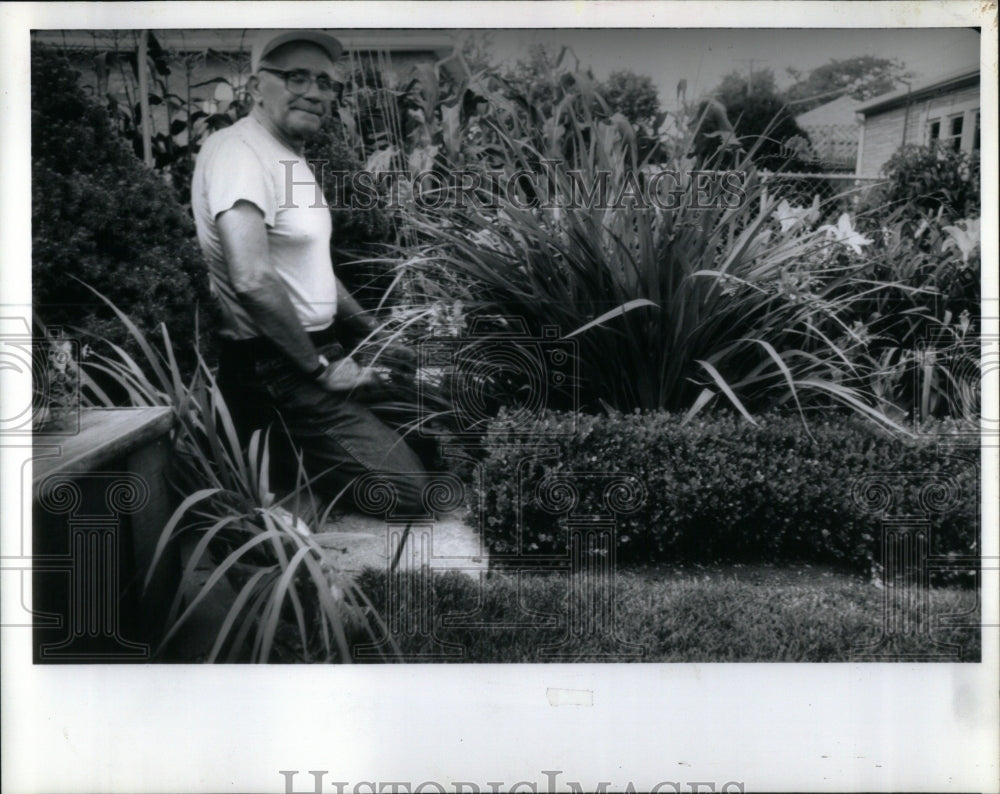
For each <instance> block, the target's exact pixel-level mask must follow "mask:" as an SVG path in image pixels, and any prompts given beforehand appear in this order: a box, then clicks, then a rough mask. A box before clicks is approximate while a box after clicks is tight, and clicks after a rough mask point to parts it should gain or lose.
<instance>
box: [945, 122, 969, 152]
mask: <svg viewBox="0 0 1000 794" xmlns="http://www.w3.org/2000/svg"><path fill="white" fill-rule="evenodd" d="M964 123H965V116H963V115H958V116H952V117H951V118H950V119H948V138H947V140H946V145H947V146H948V148H949V149H951V150H952V151H953V152H957V151H959V150H961V148H962V126H963V125H964Z"/></svg>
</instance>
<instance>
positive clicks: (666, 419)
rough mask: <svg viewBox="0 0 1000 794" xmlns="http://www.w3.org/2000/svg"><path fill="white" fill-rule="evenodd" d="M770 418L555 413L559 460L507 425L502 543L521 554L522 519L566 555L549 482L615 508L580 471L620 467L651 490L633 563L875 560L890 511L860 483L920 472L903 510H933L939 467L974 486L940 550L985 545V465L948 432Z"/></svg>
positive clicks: (485, 481)
mask: <svg viewBox="0 0 1000 794" xmlns="http://www.w3.org/2000/svg"><path fill="white" fill-rule="evenodd" d="M574 421H575V422H576V423H577V424H576V425H575V428H576V429H575V432H573V429H574ZM758 422H759V426H758V427H754V426H753V425H750V424H749V423H747V422H745V421H744V420H742V419H740V418H739V417H737V416H729V415H722V414H716V415H711V416H709V415H704V416H699V417H698V418H697V419H696V420H694V421H692V422H690V423H688V424H684V423H683V422H682V419H681V417H680V416H678V415H673V414H669V413H665V412H654V413H646V414H642V413H634V414H616V415H612V416H600V417H598V416H586V415H581V416H579V417H577V418H576V420H574V419H573V418H572V417H571V416H569V415H567V414H559V413H552V414H549V415H548V416H547V417H546V418H545V422H544V430H543V433H544V434H545V438H544V439H542V440H544V442H545V443H546V444H548V443H549V436H548V434H549V433H550V432H551V433H552V434H553V436H552V443H553V444H554V445H556V447H557V449H558V452H557V454H555V455H552V456H549V457H539V456H538V452H537V448H538V445H539V443H541V441H540V440H539V438H533V439H529V440H524V439H523V438H521V439H518V438H517V437H516V436H513V435H511V434H510V432H509V430H507V429H500V428H502V425H494V428H493V429H492V430H491V431H490V432H489V433H488V434H487V438H486V440H485V446H486V449H487V450H488V452H487V456H486V458H485V461H484V462H483V477H482V483H481V485H480V488H479V491H478V496H479V497H481V505H482V510H483V515H484V517H485V521H484V524H485V527H484V531H485V534H486V538H487V541H488V543H489V545H490V547H491V551H492V553H494V554H510V553H516V552H517V526H518V518H519V517H520V519H521V531H522V552H523V553H528V554H533V553H562V552H563V551H564V550H565V544H566V533H565V519H564V517H557V516H554V515H553V514H552V513H549V512H546V511H545V510H543V509H542V507H541V505H540V504H539V501H538V499H537V497H536V490H535V489H536V487H537V486H538V484H539V482H540V481H541V480H542V478H544V477H545V476H547V475H550V474H558V473H562V474H563V475H566V476H567V477H568V480H569V482H570V483H572V484H573V485H574V486H575V487H576V488H577V489H578V490H579V503H578V506H577V508H576V509H575V510H574V513H575V514H577V515H589V514H594V515H597V514H605V515H607V514H608V512H607V510H606V508H604V507H603V502H602V499H603V496H602V489H603V484H602V483H601V482H600V481H599V479H598V478H593V477H586V476H579V475H584V474H586V473H598V472H610V473H617V474H632V475H634V476H635V477H636V478H637V479H638V480H639V481H640V482H641V483H642V485H643V486H644V489H645V492H646V499H645V502H644V503H643V504H642V505H641V507H639V509H638V510H637V511H635V512H633V513H631V514H626V515H621V516H620V517H619V524H618V555H619V559H620V560H622V561H643V562H648V561H654V560H677V559H684V560H689V561H707V560H711V561H718V560H751V561H752V560H798V561H808V562H826V563H833V564H840V565H845V566H850V567H854V568H862V569H863V568H867V567H868V566H869V565H870V564H871V563H872V562H874V561H877V560H878V559H879V556H880V551H879V547H880V542H881V541H880V529H879V527H880V519H879V517H878V516H877V515H874V514H872V513H871V512H869V511H867V510H865V509H864V508H863V507H862V505H860V504H859V503H858V502H857V501H856V499H855V497H854V495H852V489H853V488H854V487H855V485H856V484H857V483H858V482H859V480H860V479H861V478H862V477H864V476H865V475H877V474H882V473H895V472H899V473H905V474H906V475H907V476H905V477H903V478H902V480H901V481H898V480H897V481H896V483H895V487H896V489H897V492H898V496H897V499H896V504H895V505H894V506H893V507H892V508H891V510H890V513H891V514H893V515H900V514H904V513H919V512H920V507H919V504H918V497H919V491H920V490H921V488H923V487H924V486H925V485H927V484H928V483H930V482H931V480H930V479H929V475H930V476H936V475H947V476H950V477H953V478H954V482H955V483H957V484H958V486H959V487H960V491H961V493H960V495H959V497H958V499H957V500H956V501H955V503H954V504H953V505H952V506H951V507H949V508H948V509H947V510H946V511H945V512H943V513H939V514H933V515H932V521H933V525H932V542H933V548H932V553H953V552H954V553H960V554H970V553H975V550H976V549H977V541H976V526H977V515H978V513H977V511H978V491H977V485H976V476H977V475H976V470H975V468H974V466H973V465H972V464H971V463H968V462H965V461H962V460H959V459H957V458H954V457H949V456H948V455H947V454H944V453H942V452H941V451H940V450H939V449H938V441H939V440H940V439H939V438H938V437H933V436H931V437H922V438H918V439H915V440H906V441H903V440H898V439H894V438H891V437H889V436H888V435H886V434H883V433H881V432H877V431H873V429H872V426H871V425H870V424H867V425H866V424H864V423H863V422H862V421H860V420H857V419H846V418H843V417H833V416H831V417H830V418H827V419H820V418H815V419H813V420H812V421H811V422H810V425H809V427H810V431H811V435H810V434H809V433H807V432H806V431H805V429H804V427H803V424H802V421H801V419H799V418H797V417H783V416H779V415H769V416H764V417H761V418H759V420H758ZM508 427H509V424H508ZM940 427H944V426H940ZM940 427H939V429H940ZM560 433H561V434H563V435H562V436H558V434H560ZM946 437H947V436H945V438H946ZM532 447H534V448H535V449H536V452H534V453H531V448H532ZM532 454H534V455H535V457H532ZM897 476H898V475H897ZM519 488H520V493H522V494H525V495H526V496H525V499H524V504H523V505H521V504H520V501H519V498H518V493H519ZM477 506H478V505H477ZM519 514H520V515H519Z"/></svg>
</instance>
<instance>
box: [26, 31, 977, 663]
mask: <svg viewBox="0 0 1000 794" xmlns="http://www.w3.org/2000/svg"><path fill="white" fill-rule="evenodd" d="M143 35H144V36H145V46H146V47H148V57H147V59H146V63H141V62H140V60H138V59H137V58H136V56H135V53H134V52H131V53H126V52H124V51H123V52H114V51H102V52H101V53H99V55H100V57H99V58H97V59H94V58H92V56H93V53H87V59H88V60H87V62H88V63H91V62H94V63H98V64H99V65H98V67H95V68H98V70H99V71H100V70H105V72H112V71H113V72H114V73H115V74H116V75H117V78H116V79H119V80H120V81H121V85H122V86H123V92H124V95H125V96H126V97H127V98H126V99H125V100H124V101H123V100H121V98H120V95H119V94H113V93H112V92H106V94H105V95H103V96H102V95H100V94H99V93H97V92H94V91H92V90H90V91H88V90H87V89H86V88H85V84H86V83H87V80H86V79H85V78H84V76H82V75H81V70H80V67H79V63H80V61H81V59H80V57H79V53H76V54H75V55H74V53H71V52H66V51H64V50H59V49H58V48H47V47H42V46H38V45H36V46H35V48H34V52H33V57H32V64H31V68H32V81H31V85H32V184H33V190H32V217H33V229H32V234H33V250H32V275H33V303H34V307H35V314H36V316H35V321H36V325H37V329H36V333H37V335H39V336H40V337H41V338H43V339H45V340H47V342H46V345H47V347H46V348H45V349H46V352H45V355H44V356H43V357H42V358H43V360H42V361H41V363H40V375H38V376H36V381H38V380H41V381H44V384H45V389H44V393H41V394H40V396H39V400H40V403H41V409H42V410H39V411H38V412H37V413H38V416H39V422H40V425H39V431H41V430H43V429H46V428H48V429H49V430H51V428H52V427H58V424H59V422H60V421H62V420H64V419H65V417H66V416H67V415H71V414H72V413H73V411H75V410H77V407H78V406H77V402H76V401H79V404H80V405H81V406H82V410H85V411H86V410H94V409H99V408H109V407H124V406H130V407H152V406H159V407H166V408H168V409H169V410H170V412H171V415H172V426H171V429H170V434H169V445H170V470H169V486H170V493H171V498H172V505H171V506H172V510H171V515H170V516H169V518H168V520H166V522H165V524H164V525H163V526H162V527H159V526H158V527H155V528H153V536H154V538H155V543H154V546H155V549H154V554H153V559H152V566H151V568H150V570H149V571H141V572H139V573H138V574H137V575H138V576H140V578H142V579H144V582H145V583H146V584H148V583H149V582H150V581H152V579H153V578H154V576H155V575H156V571H157V570H162V569H164V568H165V567H170V566H173V567H174V568H175V569H176V577H175V578H176V581H175V582H174V586H173V587H172V592H171V593H170V594H169V595H170V598H169V602H170V603H165V604H163V605H162V612H163V615H162V620H159V621H158V622H157V628H156V631H155V634H154V636H152V637H150V642H151V645H152V647H153V649H154V659H157V660H161V661H173V662H176V661H184V662H191V661H228V662H246V661H255V662H351V661H379V662H392V661H458V662H461V661H465V662H473V661H474V662H502V661H509V662H545V661H661V662H662V661H681V662H712V661H755V662H765V661H817V662H818V661H831V662H832V661H850V660H854V659H878V660H933V659H953V660H963V661H977V660H978V659H979V654H980V644H979V643H980V638H979V619H978V611H979V588H978V576H979V566H978V554H979V549H980V520H979V503H980V491H981V484H980V482H979V465H978V461H979V421H980V420H979V414H980V410H979V369H980V361H979V333H980V327H979V323H980V293H979V286H980V268H981V262H980V252H979V234H980V220H979V171H978V169H979V165H978V158H977V157H976V156H970V155H967V154H964V153H959V152H952V151H951V150H946V149H944V148H936V147H917V146H908V147H904V148H902V149H901V150H900V151H899V152H897V154H896V155H895V156H894V157H893V158H892V159H891V160H890V161H889V162H888V163H887V164H886V166H885V169H884V172H883V176H882V177H881V178H880V179H879V180H878V181H877V182H875V183H873V184H865V185H861V184H859V185H855V184H854V183H853V182H845V183H844V184H846V185H848V187H841V188H838V189H837V190H836V191H830V190H829V185H824V186H823V188H822V189H820V188H819V187H817V189H816V190H815V191H813V190H812V189H811V183H809V182H808V180H804V179H802V178H796V179H788V180H783V179H782V175H783V174H784V173H785V170H787V171H788V173H792V171H795V172H797V173H798V172H801V171H802V170H803V169H802V167H801V164H798V165H795V164H794V163H793V162H792V161H793V160H794V159H795V158H794V157H792V156H791V155H788V156H786V157H785V159H786V160H787V161H788V162H787V163H786V164H784V165H783V163H782V162H781V157H782V156H781V152H783V151H784V152H785V153H786V155H787V151H788V150H787V147H786V148H782V147H777V146H773V145H772V144H774V141H775V140H776V138H778V137H779V133H778V132H776V130H777V128H778V126H779V125H780V124H781V123H784V122H786V121H787V118H786V117H785V116H782V113H781V112H779V111H777V110H776V111H775V112H774V113H772V114H771V115H770V117H769V118H768V119H767V120H766V121H765V126H764V128H763V130H760V131H758V133H757V134H755V135H753V136H745V137H743V138H741V139H740V140H741V141H742V146H730V145H728V144H729V143H731V141H728V140H726V138H725V136H717V137H716V140H718V145H717V146H715V147H714V148H712V147H709V149H707V150H703V154H702V156H700V157H699V160H697V161H693V160H692V158H691V157H690V153H691V152H692V146H693V144H694V142H695V141H696V140H697V136H698V135H699V133H700V132H701V131H702V127H703V125H704V123H705V121H706V110H705V107H704V106H701V107H699V104H698V103H696V102H690V103H688V102H687V101H686V99H685V101H684V103H683V104H682V106H681V107H680V109H679V110H677V111H676V112H673V113H672V114H671V115H672V118H671V119H670V120H668V119H667V118H666V117H667V115H668V114H666V113H662V112H661V111H660V110H659V108H658V106H657V105H656V103H655V102H653V101H652V100H650V99H649V97H648V94H647V95H646V100H647V101H646V102H645V103H637V102H635V101H630V97H631V98H632V99H633V100H634V98H635V96H636V92H635V91H634V90H631V91H629V90H626V89H628V87H629V85H630V83H629V81H628V80H625V79H623V78H622V77H621V76H619V78H618V79H617V80H611V81H609V82H606V83H601V82H600V81H597V80H595V79H594V78H593V76H592V75H591V74H590V73H589V72H588V71H587V70H586V69H585V68H583V67H581V66H580V65H579V64H578V63H577V62H576V59H575V57H574V55H573V53H572V52H571V51H569V50H564V51H563V52H561V53H558V54H549V53H535V55H534V56H533V59H532V60H531V62H530V63H523V64H519V65H517V66H516V67H501V66H498V65H496V64H493V63H491V62H490V61H489V59H488V58H486V57H485V56H484V55H483V53H482V52H481V51H480V50H479V49H477V48H476V47H475V46H473V45H469V46H465V47H461V48H459V49H456V50H455V51H454V52H453V53H452V54H451V55H450V56H448V58H446V59H445V60H443V61H439V62H437V63H421V64H417V65H416V66H414V67H412V68H411V69H407V70H404V71H403V72H402V73H400V72H399V71H398V70H392V69H389V68H388V67H387V66H386V63H385V59H384V58H382V57H376V56H375V55H371V56H370V57H366V56H363V55H358V54H355V55H352V56H351V58H350V59H349V61H348V62H347V64H346V66H345V74H344V85H343V89H342V92H341V95H340V97H339V101H338V108H337V112H336V113H335V115H334V118H332V119H330V120H328V122H327V123H326V126H325V127H324V132H323V134H322V135H320V136H319V137H318V138H317V139H316V140H315V141H314V142H313V143H312V145H311V149H310V151H309V159H310V160H311V161H314V162H316V163H319V164H320V166H319V167H320V168H321V169H322V170H323V173H324V174H325V175H326V176H327V177H329V178H326V179H324V180H323V182H324V189H325V191H326V194H327V195H326V198H327V200H328V202H329V204H330V207H331V214H332V216H333V222H334V235H333V240H334V242H333V249H334V250H333V256H334V262H335V267H336V268H337V271H338V274H339V276H340V278H341V280H342V281H343V282H344V283H345V284H347V285H348V286H349V287H350V289H351V290H352V292H353V293H354V294H355V295H356V296H357V297H358V299H359V301H360V302H361V304H362V305H363V306H364V307H365V309H366V310H367V311H368V312H370V314H371V316H372V317H374V318H376V319H377V321H378V331H377V332H375V333H373V334H370V335H369V336H368V337H367V338H365V339H364V340H362V341H361V342H360V343H359V345H358V347H357V349H356V350H355V351H354V353H353V355H354V356H355V357H356V358H358V359H359V360H361V361H364V362H366V363H369V364H371V365H373V366H385V367H386V368H387V369H388V370H389V371H390V373H391V375H392V380H391V393H390V396H391V399H390V400H389V401H387V402H386V403H385V404H384V405H383V406H382V408H381V410H384V411H385V412H386V414H387V415H388V416H391V417H392V418H393V420H394V421H395V423H396V424H399V425H402V426H403V427H404V428H405V431H406V434H407V438H408V439H413V440H414V443H415V444H418V445H420V446H421V447H422V448H426V449H427V450H428V452H427V455H428V456H429V457H430V458H431V459H432V460H433V463H434V465H433V470H434V472H433V477H432V484H435V485H436V487H437V490H435V491H433V493H430V492H429V493H428V494H427V495H426V498H425V501H426V502H427V506H428V515H427V516H426V517H424V518H422V519H421V520H420V521H414V520H410V521H408V522H402V521H401V520H400V518H399V517H398V516H394V515H393V514H392V506H391V494H386V493H384V491H380V490H379V489H378V488H377V487H374V488H373V489H372V491H371V493H370V494H368V495H367V496H368V499H367V501H366V499H365V498H357V494H355V495H354V496H355V498H354V502H355V504H353V505H352V506H351V507H350V508H349V507H348V504H349V503H348V500H349V498H350V497H351V496H352V495H351V494H341V495H340V496H338V498H335V499H333V500H332V501H329V500H323V499H321V498H319V497H318V495H317V494H315V493H314V492H313V488H312V482H311V481H310V476H309V474H308V473H307V472H306V470H305V468H304V466H303V465H302V463H301V460H298V461H296V460H295V458H294V457H293V458H292V463H291V465H286V464H285V463H282V464H281V465H277V464H274V463H273V462H274V461H275V460H276V459H277V457H276V455H277V453H276V452H275V446H276V445H277V444H279V443H280V435H281V428H280V427H275V426H272V427H271V428H269V429H268V430H266V431H259V432H257V433H255V434H254V435H253V437H252V438H251V439H250V441H249V444H242V443H241V441H240V439H239V437H238V435H237V433H236V430H235V427H234V424H233V421H232V413H231V408H232V407H231V406H227V405H226V402H225V400H224V399H223V397H222V394H221V392H220V390H219V387H218V385H217V383H216V373H217V355H218V353H217V349H216V347H215V344H216V343H215V341H214V339H213V328H214V326H215V323H216V319H215V317H214V316H213V307H212V300H211V296H210V293H209V288H208V282H207V271H206V268H205V267H204V265H203V263H202V262H201V257H200V253H199V251H198V247H197V242H196V239H195V235H194V226H193V222H192V220H191V217H190V207H189V190H190V178H191V172H192V164H193V161H194V158H195V157H196V155H197V150H198V147H199V146H200V144H201V143H202V142H203V141H204V139H205V138H206V137H207V136H208V135H209V134H210V133H211V132H212V131H213V130H214V129H219V128H221V127H224V126H227V125H228V124H231V123H232V122H233V121H235V120H236V119H238V118H239V117H241V116H242V115H245V114H246V113H247V112H248V109H249V105H248V101H247V97H246V93H245V84H243V83H241V82H240V81H239V80H229V79H227V78H224V77H216V78H213V79H212V80H211V81H210V84H208V85H205V84H204V83H200V82H198V81H197V80H195V79H194V78H192V76H191V75H192V69H191V65H192V61H193V59H194V56H192V55H191V54H186V55H183V56H182V55H179V54H177V53H172V52H170V51H169V50H168V49H166V48H164V47H162V46H161V45H160V44H159V43H157V40H156V36H155V35H154V34H143ZM185 69H186V70H187V71H186V74H187V81H186V84H184V86H183V87H182V88H178V86H179V85H182V83H183V81H182V80H181V79H180V78H182V77H183V75H184V74H185ZM140 75H142V79H141V80H140ZM633 82H635V81H633ZM638 82H639V84H640V85H641V84H642V81H641V80H640V81H638ZM140 86H142V87H143V89H145V90H146V96H145V97H142V96H140V94H141V91H140ZM209 89H210V90H211V92H212V96H213V97H215V99H213V101H212V106H211V107H207V105H206V103H205V102H204V101H202V100H201V99H199V98H197V97H200V96H201V95H202V94H204V92H205V91H206V90H209ZM199 91H200V92H201V93H199ZM640 96H641V92H640ZM654 96H655V95H654ZM152 108H159V109H160V111H161V112H160V113H159V115H155V116H154V114H153V110H152ZM144 114H145V116H144ZM734 120H735V119H734ZM154 121H155V122H156V123H158V124H161V125H162V128H157V127H156V125H155V124H154V123H153V122H154ZM665 121H669V122H670V123H665ZM735 128H736V129H735V133H736V135H737V136H738V135H739V134H740V132H741V127H740V123H739V121H736V123H735ZM764 165H766V166H767V168H765V167H764ZM785 165H787V169H785ZM389 173H394V174H408V175H410V176H411V177H412V175H414V174H421V175H422V176H421V178H420V179H419V180H417V179H412V178H404V179H400V180H398V181H396V182H392V181H391V180H379V179H377V178H371V177H372V175H376V176H377V175H380V174H389ZM338 175H339V176H341V177H343V178H335V177H336V176H338ZM359 175H360V176H359ZM364 176H367V177H369V178H370V179H368V180H367V181H366V179H365V178H363V177H364ZM783 186H792V187H787V189H786V188H785V187H783ZM390 187H391V188H392V190H390V189H389V188H390ZM54 328H58V329H60V330H61V335H60V334H58V333H54V332H53V331H52V330H51V329H54ZM66 339H72V340H74V344H75V345H76V346H75V347H74V348H71V347H70V345H69V342H67V341H66ZM397 343H402V344H404V345H405V346H407V347H409V348H410V349H412V350H414V351H416V352H417V355H418V361H419V366H418V368H417V372H416V374H415V377H413V378H405V377H397V374H398V373H396V372H395V371H394V370H393V368H392V362H386V361H383V360H382V354H383V351H384V350H385V349H386V347H387V346H388V345H390V344H397ZM71 349H72V350H73V351H75V352H74V353H73V354H72V355H70V352H69V351H70V350H71ZM376 486H377V484H376ZM341 497H343V498H341ZM366 506H367V508H368V513H369V514H370V515H371V516H373V517H374V518H375V519H377V520H378V521H379V522H381V524H382V525H384V526H386V527H387V528H388V529H387V535H386V537H387V538H388V539H391V538H396V540H397V541H401V542H402V543H403V544H405V543H406V542H407V540H408V539H409V540H410V541H411V544H418V543H419V542H420V541H421V538H428V537H433V526H434V524H435V522H439V521H441V522H443V521H457V522H459V523H462V524H463V525H465V526H467V527H469V528H471V530H472V532H474V533H475V536H476V537H477V538H479V540H480V542H481V554H478V555H476V557H477V562H480V563H481V562H482V560H488V563H485V564H478V565H475V566H474V565H471V560H466V561H465V562H462V561H455V562H454V564H453V565H451V566H442V567H440V568H435V569H433V570H432V566H431V565H430V564H427V560H426V556H425V557H424V558H420V559H423V560H424V562H423V563H421V562H419V560H418V562H417V563H416V564H412V563H411V564H401V563H400V560H401V558H404V557H405V559H406V560H409V559H410V556H411V555H410V553H409V552H407V554H406V555H403V554H402V550H403V549H402V546H401V547H400V549H399V550H398V551H399V552H400V553H394V552H393V549H392V548H387V554H386V555H385V559H386V561H387V564H386V565H384V566H382V567H378V566H374V567H366V568H364V569H363V570H361V571H353V570H348V569H347V568H345V567H344V566H342V565H341V564H339V562H338V559H339V558H338V556H337V554H335V553H332V552H331V549H330V543H329V542H328V541H329V537H330V536H331V534H334V533H335V532H336V528H337V526H338V525H340V524H342V523H343V522H345V521H349V520H350V518H349V516H348V514H349V513H351V512H357V511H359V510H360V511H361V512H364V511H365V509H366ZM410 518H411V519H412V517H410ZM404 523H405V527H404ZM411 525H412V526H411ZM427 527H430V529H428V528H427ZM394 533H395V534H394ZM422 533H429V534H422ZM345 542H347V541H345ZM418 556H419V555H418ZM480 558H481V559H480ZM140 584H141V582H140ZM195 623H198V624H199V625H200V628H199V631H200V632H201V633H202V635H204V636H207V637H208V641H207V642H203V643H202V645H201V646H199V649H198V650H196V651H194V650H192V647H193V646H192V645H190V644H189V645H185V641H184V638H185V637H186V636H189V635H190V632H191V630H192V629H191V627H192V625H194V624H195Z"/></svg>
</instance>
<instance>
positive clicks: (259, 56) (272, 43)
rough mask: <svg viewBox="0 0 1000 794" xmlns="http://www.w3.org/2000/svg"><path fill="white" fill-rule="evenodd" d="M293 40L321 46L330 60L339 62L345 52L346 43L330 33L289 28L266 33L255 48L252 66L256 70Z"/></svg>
mask: <svg viewBox="0 0 1000 794" xmlns="http://www.w3.org/2000/svg"><path fill="white" fill-rule="evenodd" d="M293 41H305V42H308V43H310V44H315V45H316V46H318V47H320V48H321V49H322V50H323V51H324V52H326V54H327V55H329V56H330V61H331V62H333V63H334V64H335V63H337V61H338V60H339V58H340V56H341V55H342V54H343V53H344V45H343V44H341V43H340V42H339V41H338V40H337V39H336V38H334V37H333V36H331V35H330V34H329V33H323V32H322V31H319V30H287V31H285V32H283V33H282V32H274V33H264V34H262V35H261V38H260V39H259V40H258V42H257V45H256V46H255V47H254V48H253V53H252V58H251V64H250V68H251V70H252V71H254V72H256V71H257V70H258V69H259V68H260V63H261V61H263V60H264V59H265V58H266V57H267V56H268V55H270V54H271V53H272V52H274V51H275V50H276V49H278V47H281V46H282V45H284V44H288V43H289V42H293Z"/></svg>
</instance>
